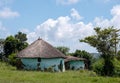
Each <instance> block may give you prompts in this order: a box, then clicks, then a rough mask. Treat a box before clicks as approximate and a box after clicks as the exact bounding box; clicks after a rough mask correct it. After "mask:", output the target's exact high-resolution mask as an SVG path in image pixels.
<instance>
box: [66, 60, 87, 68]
mask: <svg viewBox="0 0 120 83" xmlns="http://www.w3.org/2000/svg"><path fill="white" fill-rule="evenodd" d="M68 64H69V67H70V69H72V70H79V69H84V68H85V64H84V61H69V62H68Z"/></svg>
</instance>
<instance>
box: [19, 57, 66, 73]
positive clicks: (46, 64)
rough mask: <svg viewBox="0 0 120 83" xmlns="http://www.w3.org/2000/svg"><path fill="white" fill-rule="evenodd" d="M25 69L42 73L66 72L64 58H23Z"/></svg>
mask: <svg viewBox="0 0 120 83" xmlns="http://www.w3.org/2000/svg"><path fill="white" fill-rule="evenodd" d="M21 61H22V63H23V65H24V69H26V70H41V71H56V72H59V71H65V66H64V59H63V58H52V59H45V58H39V59H38V58H22V59H21Z"/></svg>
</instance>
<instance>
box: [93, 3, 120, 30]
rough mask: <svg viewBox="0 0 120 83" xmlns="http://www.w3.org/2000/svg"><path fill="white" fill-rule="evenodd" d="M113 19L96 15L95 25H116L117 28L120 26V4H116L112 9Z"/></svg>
mask: <svg viewBox="0 0 120 83" xmlns="http://www.w3.org/2000/svg"><path fill="white" fill-rule="evenodd" d="M111 15H112V18H111V19H105V18H103V17H96V18H95V20H94V22H95V26H100V27H109V26H114V27H115V28H120V20H119V19H120V5H116V6H114V7H113V8H112V9H111Z"/></svg>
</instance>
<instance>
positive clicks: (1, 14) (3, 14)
mask: <svg viewBox="0 0 120 83" xmlns="http://www.w3.org/2000/svg"><path fill="white" fill-rule="evenodd" d="M18 16H19V13H18V12H16V11H12V10H11V9H10V8H3V10H0V18H14V17H18Z"/></svg>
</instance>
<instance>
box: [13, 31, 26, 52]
mask: <svg viewBox="0 0 120 83" xmlns="http://www.w3.org/2000/svg"><path fill="white" fill-rule="evenodd" d="M15 38H16V39H17V40H18V43H17V50H18V51H20V50H22V49H24V48H26V47H27V46H28V43H27V42H26V41H27V36H26V34H25V33H22V32H18V33H17V34H16V35H15Z"/></svg>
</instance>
